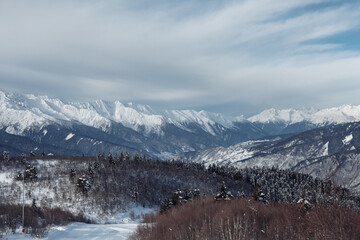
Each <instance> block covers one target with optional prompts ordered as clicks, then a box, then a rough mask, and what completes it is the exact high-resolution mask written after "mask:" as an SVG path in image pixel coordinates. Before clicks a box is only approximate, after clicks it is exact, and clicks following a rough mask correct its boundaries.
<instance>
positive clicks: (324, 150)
mask: <svg viewBox="0 0 360 240" xmlns="http://www.w3.org/2000/svg"><path fill="white" fill-rule="evenodd" d="M327 155H329V142H327V143H325V145H324V147H323V153H322V156H327Z"/></svg>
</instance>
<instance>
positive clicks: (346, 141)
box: [342, 134, 354, 145]
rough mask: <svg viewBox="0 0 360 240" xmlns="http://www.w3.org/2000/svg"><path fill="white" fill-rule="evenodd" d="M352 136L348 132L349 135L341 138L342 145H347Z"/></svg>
mask: <svg viewBox="0 0 360 240" xmlns="http://www.w3.org/2000/svg"><path fill="white" fill-rule="evenodd" d="M353 138H354V137H353V135H352V134H350V135H348V136H346V137H345V138H344V139H343V140H342V142H343V144H344V145H349V144H350V142H351V140H352V139H353Z"/></svg>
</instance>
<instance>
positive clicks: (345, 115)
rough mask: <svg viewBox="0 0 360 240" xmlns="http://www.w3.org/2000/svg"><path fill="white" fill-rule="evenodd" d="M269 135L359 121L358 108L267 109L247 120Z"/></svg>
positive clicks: (359, 107)
mask: <svg viewBox="0 0 360 240" xmlns="http://www.w3.org/2000/svg"><path fill="white" fill-rule="evenodd" d="M247 120H248V121H250V122H251V123H253V124H254V125H255V126H257V127H259V128H261V129H263V130H265V131H266V132H267V134H269V135H279V134H286V133H298V132H303V131H306V130H310V129H314V128H318V127H323V126H327V125H331V124H340V123H349V122H356V121H360V106H352V105H343V106H341V107H334V108H326V109H321V110H319V109H315V108H305V109H301V110H298V109H284V110H277V109H273V108H272V109H268V110H265V111H263V112H261V113H260V114H258V115H255V116H252V117H250V118H248V119H247Z"/></svg>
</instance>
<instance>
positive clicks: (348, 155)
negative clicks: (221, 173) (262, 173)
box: [188, 122, 360, 192]
mask: <svg viewBox="0 0 360 240" xmlns="http://www.w3.org/2000/svg"><path fill="white" fill-rule="evenodd" d="M188 159H189V160H191V161H195V162H203V163H206V164H208V165H210V164H214V163H215V164H220V165H225V166H235V167H239V168H244V167H278V168H280V169H291V170H294V171H300V172H303V173H308V174H310V175H312V176H314V177H320V178H330V179H331V180H333V181H334V182H335V183H337V184H338V185H342V186H345V187H347V188H349V189H352V190H354V191H357V192H360V123H359V122H355V123H346V124H339V125H332V126H326V127H322V128H318V129H314V130H309V131H306V132H303V133H299V134H297V135H294V136H291V137H287V138H284V137H277V138H274V139H268V140H262V141H248V142H244V143H240V144H236V145H233V146H230V147H215V148H211V149H205V150H202V151H199V152H197V153H194V155H192V156H188Z"/></svg>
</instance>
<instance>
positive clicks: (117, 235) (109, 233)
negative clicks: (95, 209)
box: [4, 222, 139, 240]
mask: <svg viewBox="0 0 360 240" xmlns="http://www.w3.org/2000/svg"><path fill="white" fill-rule="evenodd" d="M138 224H139V223H138V222H127V223H119V224H86V223H71V224H69V225H67V226H58V227H52V228H51V230H50V232H49V234H48V236H47V237H45V238H42V239H44V240H47V239H48V240H66V239H69V240H70V239H71V240H72V239H78V240H98V239H100V240H112V239H114V240H115V239H116V240H122V239H127V238H128V237H129V236H130V235H131V234H132V233H133V232H134V231H135V230H136V227H137V226H138ZM4 239H9V240H30V239H31V240H33V239H34V238H33V237H31V236H30V235H28V234H23V233H20V232H17V233H15V234H11V235H6V236H4Z"/></svg>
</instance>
